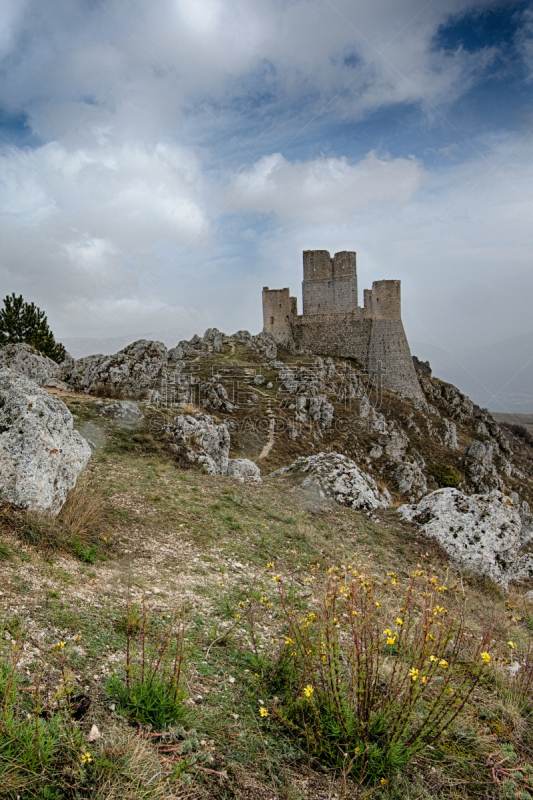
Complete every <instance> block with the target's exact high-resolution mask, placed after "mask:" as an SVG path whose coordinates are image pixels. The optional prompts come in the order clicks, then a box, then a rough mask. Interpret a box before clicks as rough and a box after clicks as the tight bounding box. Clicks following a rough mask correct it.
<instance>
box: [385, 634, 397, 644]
mask: <svg viewBox="0 0 533 800" xmlns="http://www.w3.org/2000/svg"><path fill="white" fill-rule="evenodd" d="M395 642H396V634H394V636H389V637H388V638H387V644H394V643H395Z"/></svg>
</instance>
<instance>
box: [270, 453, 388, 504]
mask: <svg viewBox="0 0 533 800" xmlns="http://www.w3.org/2000/svg"><path fill="white" fill-rule="evenodd" d="M289 472H302V473H307V477H306V478H305V480H304V481H303V482H302V486H310V485H312V484H313V483H318V485H319V486H320V488H321V490H322V491H323V493H324V494H325V495H326V496H327V497H333V498H334V500H336V502H337V503H340V504H341V505H344V506H350V507H351V508H360V509H365V510H367V511H373V510H375V509H378V508H388V506H390V505H391V503H392V499H391V496H390V494H389V493H388V491H387V490H386V489H384V490H383V491H380V489H379V487H378V485H377V483H376V481H375V480H374V479H373V478H372V477H371V476H370V475H368V474H367V473H366V472H363V470H361V469H360V468H359V467H358V466H357V464H356V463H355V461H352V459H351V458H348V457H347V456H344V455H342V454H341V453H317V455H314V456H302V457H301V458H298V459H296V461H294V463H292V464H291V465H290V466H288V467H282V468H281V469H278V470H276V472H273V473H272V475H271V477H275V476H278V475H285V474H287V473H289Z"/></svg>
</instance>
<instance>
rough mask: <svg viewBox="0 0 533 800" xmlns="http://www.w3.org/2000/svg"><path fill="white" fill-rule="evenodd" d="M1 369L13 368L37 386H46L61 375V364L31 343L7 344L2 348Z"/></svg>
mask: <svg viewBox="0 0 533 800" xmlns="http://www.w3.org/2000/svg"><path fill="white" fill-rule="evenodd" d="M0 369H12V370H13V371H14V372H18V374H19V375H25V376H26V377H27V378H29V379H30V380H32V381H35V383H36V384H37V386H45V384H47V383H48V381H50V380H52V379H53V378H56V377H58V375H59V365H58V364H56V362H55V361H52V359H51V358H48V356H44V355H43V354H42V353H40V352H39V351H38V350H36V349H35V348H34V347H31V346H30V345H29V344H24V343H23V342H21V343H20V344H7V345H6V346H5V347H2V348H0Z"/></svg>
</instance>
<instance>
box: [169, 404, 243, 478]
mask: <svg viewBox="0 0 533 800" xmlns="http://www.w3.org/2000/svg"><path fill="white" fill-rule="evenodd" d="M165 431H166V433H167V434H168V436H169V438H170V445H171V447H172V449H173V450H174V451H175V452H176V453H178V454H179V455H180V456H182V457H183V458H185V459H187V460H188V461H190V462H192V463H194V464H199V465H200V466H202V467H203V469H204V471H205V472H207V473H208V475H226V474H227V472H228V462H229V448H230V435H229V431H228V428H227V426H226V424H225V423H219V424H217V423H216V422H215V420H214V418H213V417H210V416H201V415H197V416H196V417H192V416H190V415H186V416H183V415H179V416H177V417H174V419H173V420H172V422H171V423H169V424H168V425H167V426H166V429H165Z"/></svg>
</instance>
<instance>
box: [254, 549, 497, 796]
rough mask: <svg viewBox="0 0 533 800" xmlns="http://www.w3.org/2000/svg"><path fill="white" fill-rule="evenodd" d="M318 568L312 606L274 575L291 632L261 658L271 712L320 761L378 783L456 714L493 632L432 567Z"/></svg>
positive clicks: (486, 662) (483, 665) (482, 667)
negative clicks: (470, 626)
mask: <svg viewBox="0 0 533 800" xmlns="http://www.w3.org/2000/svg"><path fill="white" fill-rule="evenodd" d="M313 570H314V577H313V578H312V579H311V581H310V583H311V586H312V593H311V597H310V598H309V599H308V600H307V602H306V603H304V605H303V610H302V603H301V601H298V609H297V607H296V603H295V601H294V600H291V599H290V598H291V596H293V595H291V590H290V587H288V586H287V585H286V584H285V582H284V581H283V579H281V578H280V576H279V575H277V574H276V575H274V576H273V578H272V580H273V581H274V583H275V584H276V586H277V589H278V592H279V600H280V603H281V607H282V609H283V612H284V616H285V621H286V625H287V634H286V636H285V638H284V641H283V642H282V644H281V647H280V649H279V651H278V653H277V654H276V655H275V656H273V657H270V658H268V659H266V660H263V661H262V664H261V665H262V674H261V675H260V682H261V689H262V694H263V695H266V697H270V698H271V700H270V701H269V702H268V703H266V704H265V706H263V707H262V710H261V715H262V716H263V717H266V716H268V717H269V718H270V720H277V721H279V722H281V723H282V724H283V725H285V726H286V727H287V728H289V729H290V730H292V731H293V732H294V734H295V735H296V736H297V737H299V738H301V739H302V740H304V741H306V742H307V743H308V746H309V747H310V749H311V751H312V753H313V754H314V755H315V757H317V758H318V759H320V760H321V761H323V762H325V763H326V764H329V765H331V766H335V767H341V768H342V769H344V770H345V771H349V772H350V773H351V774H352V775H354V776H358V777H359V778H360V779H361V780H362V781H364V782H368V783H374V782H376V781H378V780H379V779H380V778H382V779H384V776H387V775H388V774H390V773H391V772H394V771H395V770H396V769H398V768H400V767H402V766H404V765H405V764H407V763H408V762H409V760H410V759H411V758H412V757H413V755H414V754H415V753H416V752H418V751H420V750H422V749H423V748H424V747H426V746H427V745H428V744H430V743H432V742H435V741H437V740H438V739H439V737H440V736H441V735H442V733H443V732H444V731H445V730H446V728H448V727H449V726H450V725H451V723H452V722H453V720H454V719H455V717H456V716H457V715H458V714H459V712H460V711H461V709H462V708H463V707H464V706H465V704H466V703H467V701H468V698H469V697H470V695H471V694H472V692H473V690H474V688H475V686H476V684H477V683H478V682H479V680H480V678H481V677H482V675H483V672H484V671H486V670H487V669H488V668H489V667H490V663H491V655H490V633H489V632H487V633H486V634H485V635H484V636H483V637H482V638H481V639H480V640H479V639H478V640H474V637H473V636H472V635H471V634H470V633H469V632H468V631H467V628H466V625H465V621H464V615H463V614H462V613H460V614H459V615H458V617H457V618H455V617H454V616H452V614H450V613H449V612H448V609H447V608H446V607H445V606H444V605H443V603H444V600H443V597H444V596H445V595H446V592H447V589H446V587H444V586H439V582H438V581H437V579H436V576H435V575H433V574H431V573H427V572H426V571H425V570H423V569H418V570H417V571H416V572H415V573H414V574H413V576H412V578H411V580H410V582H409V584H408V586H407V588H406V589H405V588H404V589H403V590H400V587H399V581H398V576H396V575H393V574H392V573H391V574H389V576H388V579H387V581H386V582H385V583H386V584H388V587H385V586H382V585H380V584H379V583H378V582H376V581H375V580H374V579H372V578H370V577H368V576H367V575H365V574H364V573H360V572H359V567H358V565H354V566H352V565H345V568H344V569H342V568H335V569H329V570H327V572H326V574H325V575H323V574H322V571H321V570H320V568H319V567H318V566H316V567H314V568H313ZM308 580H309V579H308ZM390 590H392V593H393V596H392V598H391V597H389V595H390ZM400 591H403V592H405V593H404V594H403V593H402V595H401V596H400V597H395V596H394V593H397V592H400ZM385 606H389V607H390V606H392V609H393V610H392V611H391V612H389V611H386V610H385V608H384V607H385ZM248 618H249V619H250V620H252V623H253V613H252V611H250V613H249V615H248ZM252 638H253V637H252ZM265 712H266V713H265Z"/></svg>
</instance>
